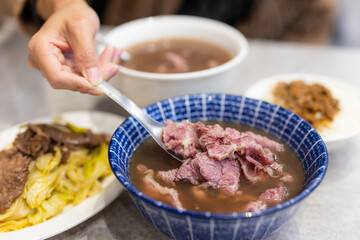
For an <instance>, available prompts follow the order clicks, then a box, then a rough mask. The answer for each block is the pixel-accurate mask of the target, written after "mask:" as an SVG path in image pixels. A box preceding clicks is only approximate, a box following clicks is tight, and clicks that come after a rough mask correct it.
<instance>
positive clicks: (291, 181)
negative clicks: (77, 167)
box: [130, 120, 304, 213]
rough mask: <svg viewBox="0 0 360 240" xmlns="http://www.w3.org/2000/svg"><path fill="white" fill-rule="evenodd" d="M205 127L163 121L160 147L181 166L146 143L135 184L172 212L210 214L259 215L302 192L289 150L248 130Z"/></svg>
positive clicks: (135, 159) (134, 171)
mask: <svg viewBox="0 0 360 240" xmlns="http://www.w3.org/2000/svg"><path fill="white" fill-rule="evenodd" d="M207 124H210V125H205V124H203V123H201V122H198V123H190V122H187V121H183V122H181V123H174V122H172V121H171V120H167V122H166V125H165V128H164V133H163V137H164V142H165V143H166V146H167V148H168V149H170V150H172V151H174V152H175V153H177V154H180V155H182V156H183V157H184V159H185V161H184V163H183V164H181V163H179V162H178V161H177V160H175V159H173V158H172V157H171V156H169V155H168V154H167V153H166V152H165V151H163V150H162V149H161V148H160V147H159V146H158V145H157V144H156V143H155V142H154V140H153V139H151V138H149V139H147V140H146V141H144V142H143V143H142V145H140V146H139V147H138V149H137V150H136V151H135V152H134V154H133V156H132V159H131V163H130V178H131V181H132V183H133V185H134V186H135V187H136V188H137V189H138V190H139V191H141V192H143V193H144V194H145V195H147V196H149V197H151V198H153V199H156V200H159V201H162V202H164V203H167V204H169V205H172V206H174V207H177V208H182V209H187V210H193V211H202V212H207V211H209V212H213V213H231V212H244V211H256V210H262V209H265V208H268V207H271V206H274V205H276V204H279V203H281V202H284V201H287V200H289V199H291V198H293V197H295V196H296V195H298V194H299V193H300V192H301V190H302V187H303V182H304V173H303V168H302V165H301V163H300V161H299V159H298V157H297V155H296V154H295V152H294V151H293V150H292V149H290V148H289V147H288V146H287V145H285V144H282V143H280V142H279V141H278V140H277V139H274V138H273V137H272V136H270V135H268V134H267V133H265V132H262V131H259V130H257V129H254V128H251V127H249V126H245V125H240V124H235V123H218V124H216V123H211V122H208V123H207Z"/></svg>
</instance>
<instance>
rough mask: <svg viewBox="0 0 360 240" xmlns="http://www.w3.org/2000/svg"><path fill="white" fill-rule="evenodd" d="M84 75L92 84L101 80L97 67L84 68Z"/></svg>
mask: <svg viewBox="0 0 360 240" xmlns="http://www.w3.org/2000/svg"><path fill="white" fill-rule="evenodd" d="M85 77H86V79H87V80H89V81H90V83H91V84H93V85H98V84H99V83H101V81H102V79H101V78H102V77H101V73H100V70H99V68H98V67H91V68H88V69H86V70H85Z"/></svg>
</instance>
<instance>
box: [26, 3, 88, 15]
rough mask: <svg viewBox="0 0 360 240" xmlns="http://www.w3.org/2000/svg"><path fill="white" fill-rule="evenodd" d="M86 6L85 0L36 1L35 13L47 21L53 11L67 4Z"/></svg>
mask: <svg viewBox="0 0 360 240" xmlns="http://www.w3.org/2000/svg"><path fill="white" fill-rule="evenodd" d="M30 1H31V0H30ZM77 3H79V4H87V3H86V1H85V0H37V1H36V12H37V14H38V15H39V17H41V18H42V19H44V20H46V19H48V18H49V17H50V16H51V15H52V14H53V13H54V12H55V11H57V10H60V9H61V8H63V7H65V6H67V5H69V4H77Z"/></svg>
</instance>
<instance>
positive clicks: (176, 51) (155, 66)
mask: <svg viewBox="0 0 360 240" xmlns="http://www.w3.org/2000/svg"><path fill="white" fill-rule="evenodd" d="M127 51H128V52H129V54H130V56H131V58H130V60H128V61H126V62H122V63H121V65H123V66H124V67H127V68H131V69H134V70H138V71H144V72H152V73H185V72H194V71H200V70H204V69H208V68H212V67H216V66H218V65H221V64H223V63H225V62H227V61H229V60H230V59H231V58H232V55H231V54H230V53H229V52H228V51H226V50H225V49H223V48H221V47H220V46H217V45H214V44H211V43H208V42H204V41H199V40H193V39H161V40H156V41H151V42H145V43H141V44H138V45H135V46H132V47H129V48H128V49H127Z"/></svg>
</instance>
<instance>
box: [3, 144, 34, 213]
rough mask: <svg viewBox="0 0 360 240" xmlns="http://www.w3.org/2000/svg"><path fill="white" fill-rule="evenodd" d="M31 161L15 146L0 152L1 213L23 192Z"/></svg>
mask: <svg viewBox="0 0 360 240" xmlns="http://www.w3.org/2000/svg"><path fill="white" fill-rule="evenodd" d="M30 162H31V158H30V157H28V156H24V155H23V154H21V153H19V152H17V151H16V149H15V148H13V149H10V150H4V151H1V152H0V214H1V213H3V212H5V211H6V210H7V209H8V208H10V206H11V205H12V203H13V202H14V201H15V200H16V199H17V198H18V197H19V196H20V195H21V194H22V193H23V190H24V187H25V183H26V180H27V176H28V173H29V170H28V168H29V164H30Z"/></svg>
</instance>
